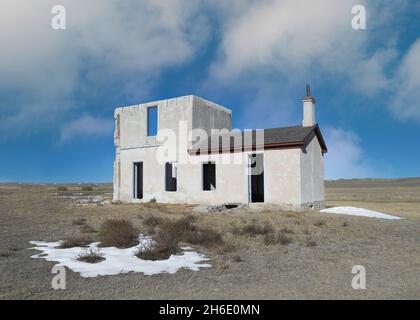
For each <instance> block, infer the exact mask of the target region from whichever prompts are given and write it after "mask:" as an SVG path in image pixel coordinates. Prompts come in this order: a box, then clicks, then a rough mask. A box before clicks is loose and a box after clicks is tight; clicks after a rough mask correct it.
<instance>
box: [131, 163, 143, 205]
mask: <svg viewBox="0 0 420 320" xmlns="http://www.w3.org/2000/svg"><path fill="white" fill-rule="evenodd" d="M133 196H134V199H143V162H135V163H134V172H133Z"/></svg>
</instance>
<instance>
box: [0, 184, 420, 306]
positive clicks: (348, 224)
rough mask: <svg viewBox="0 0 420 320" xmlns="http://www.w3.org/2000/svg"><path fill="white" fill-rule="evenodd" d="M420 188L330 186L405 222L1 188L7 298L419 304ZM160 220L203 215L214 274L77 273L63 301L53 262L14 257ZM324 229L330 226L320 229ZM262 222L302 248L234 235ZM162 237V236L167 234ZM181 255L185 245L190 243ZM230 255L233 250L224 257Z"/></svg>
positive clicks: (347, 200)
mask: <svg viewBox="0 0 420 320" xmlns="http://www.w3.org/2000/svg"><path fill="white" fill-rule="evenodd" d="M417 180H418V182H417V184H416V185H410V186H408V185H406V184H401V185H400V184H394V183H390V184H389V183H388V182H386V181H385V182H383V181H379V182H378V181H344V182H334V185H331V184H329V183H327V188H326V198H327V203H326V205H327V206H330V207H331V206H338V205H346V206H355V207H362V208H367V209H371V210H377V211H381V212H384V213H388V214H393V215H397V216H401V217H403V218H404V219H403V220H400V221H386V220H380V219H369V218H362V217H350V216H339V215H331V214H324V213H319V212H317V211H308V212H303V213H295V212H284V211H279V210H275V209H267V210H246V209H244V210H242V209H241V210H236V211H233V212H230V213H226V214H225V213H223V214H198V213H196V212H195V211H194V210H193V206H190V205H174V204H170V205H164V204H159V203H155V204H146V205H138V204H136V205H134V204H118V205H109V206H102V207H97V206H79V207H76V206H73V205H72V204H71V202H70V201H68V200H66V199H62V196H63V194H66V193H65V192H63V193H59V194H58V195H57V186H56V185H46V186H39V185H17V184H15V185H0V219H1V221H0V226H1V227H2V231H1V232H0V252H1V254H2V255H3V254H4V256H5V257H2V258H1V259H0V264H1V266H0V267H1V269H2V270H3V272H2V281H1V283H2V285H1V287H2V288H1V289H0V299H1V298H12V299H13V298H18V299H22V298H30V299H57V298H60V299H61V298H66V299H80V298H83V299H101V298H105V299H115V298H120V299H133V298H136V299H150V298H155V299H175V298H178V299H179V298H181V299H229V298H232V297H235V298H237V299H261V298H264V299H296V298H304V299H326V298H327V299H328V298H332V299H337V298H339V299H401V298H408V299H419V298H420V290H419V288H420V280H419V279H420V276H419V271H418V266H419V265H420V249H419V248H420V238H419V237H418V230H419V229H420V179H417ZM410 183H411V184H413V182H412V181H411V182H410ZM67 187H68V190H69V191H68V193H69V194H70V195H71V192H73V191H74V192H79V191H80V185H77V184H74V185H68V186H67ZM92 192H93V193H95V194H100V192H102V194H103V192H107V193H109V192H112V189H111V186H110V185H108V186H105V185H98V186H95V187H94V190H93V191H92ZM150 215H153V216H156V217H157V218H160V219H162V220H168V219H171V220H173V221H175V220H177V219H180V218H182V217H184V216H188V215H193V216H194V217H195V220H194V222H193V224H194V225H195V226H196V227H198V228H200V229H201V228H203V229H205V228H208V229H211V230H214V231H216V232H218V233H220V234H221V235H222V239H223V242H224V244H223V245H222V246H220V247H218V246H215V247H214V248H213V247H211V248H207V247H205V246H201V245H195V246H196V247H195V248H194V249H195V250H196V251H198V252H200V253H204V254H205V255H206V257H208V258H210V259H211V260H210V261H209V262H208V263H210V264H211V265H212V268H210V269H205V270H200V271H198V272H191V271H187V270H180V271H178V272H177V273H175V274H171V275H168V274H162V275H157V276H153V277H150V276H145V275H142V274H139V273H135V274H134V273H132V274H125V275H119V276H110V277H100V278H97V279H95V280H93V281H86V279H82V278H80V276H78V275H77V274H75V273H73V272H70V271H69V273H68V276H69V277H70V279H71V287H70V286H69V288H68V290H63V292H56V291H55V290H51V287H50V285H49V284H50V283H51V274H50V270H51V266H52V265H53V263H52V262H45V261H41V260H38V259H30V258H29V255H30V254H31V253H30V251H28V250H19V251H17V252H12V251H10V250H9V249H8V248H9V247H12V246H16V247H19V248H21V249H23V248H28V247H29V246H31V245H30V244H29V243H28V242H29V241H31V240H41V239H45V240H48V241H56V240H58V239H68V238H71V237H80V235H81V232H80V231H81V230H80V228H81V227H80V226H74V225H73V224H72V221H73V220H74V219H76V218H77V217H84V218H86V220H87V221H88V223H89V224H90V225H92V226H94V227H95V228H97V229H99V226H100V225H101V223H102V222H103V221H104V220H106V219H110V218H112V219H126V220H129V221H131V222H132V223H133V225H134V227H135V228H137V229H139V230H140V232H142V233H147V232H146V230H147V228H148V227H147V226H146V225H144V224H143V220H144V219H145V218H147V217H148V216H150ZM319 220H325V222H326V223H325V224H323V225H321V226H316V225H315V224H316V223H317V221H319ZM29 221H30V223H29ZM255 222H257V223H261V224H264V223H265V222H267V223H269V224H270V225H271V226H272V227H273V229H274V234H273V235H274V239H275V236H276V235H277V233H279V232H282V231H283V232H284V234H285V235H286V236H287V237H289V238H291V239H292V243H289V244H288V245H287V246H283V245H281V243H275V241H274V243H273V244H270V245H266V243H265V235H264V234H259V235H258V234H257V235H256V236H247V235H240V234H236V233H234V232H233V229H234V228H235V227H237V228H239V229H241V228H242V227H243V226H245V225H248V224H254V223H255ZM146 224H147V223H146ZM155 229H156V232H158V230H159V228H158V227H157V226H156V227H155ZM285 230H290V231H291V232H288V231H285ZM268 234H270V237H271V233H268ZM93 236H94V237H97V235H95V234H93ZM267 237H268V236H267ZM95 240H96V239H95ZM268 240H270V239H268ZM89 242H91V241H89ZM178 246H183V242H180V243H178ZM223 246H226V247H229V246H231V248H230V250H224V249H223V250H222V249H221V248H222V247H223ZM232 247H233V250H232ZM355 264H360V265H364V266H366V267H367V270H368V280H367V281H368V289H367V290H363V291H361V290H353V289H352V288H351V285H350V279H351V277H352V274H351V269H352V266H353V265H355ZM16 265H19V268H20V269H19V272H16V267H15V266H16ZM28 275H30V278H29V277H28ZM325 279H328V281H326V280H325ZM69 283H70V282H69ZM168 287H170V288H171V290H168V289H167V288H168Z"/></svg>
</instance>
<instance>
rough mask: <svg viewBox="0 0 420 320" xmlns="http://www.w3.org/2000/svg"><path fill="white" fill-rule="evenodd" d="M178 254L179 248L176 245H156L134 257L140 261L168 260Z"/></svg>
mask: <svg viewBox="0 0 420 320" xmlns="http://www.w3.org/2000/svg"><path fill="white" fill-rule="evenodd" d="M178 252H179V248H178V246H176V245H170V246H162V245H160V244H156V245H154V246H152V247H151V248H148V249H146V250H143V251H138V252H137V254H136V256H137V258H140V259H142V260H153V261H155V260H166V259H169V257H170V256H171V255H172V254H177V253H178Z"/></svg>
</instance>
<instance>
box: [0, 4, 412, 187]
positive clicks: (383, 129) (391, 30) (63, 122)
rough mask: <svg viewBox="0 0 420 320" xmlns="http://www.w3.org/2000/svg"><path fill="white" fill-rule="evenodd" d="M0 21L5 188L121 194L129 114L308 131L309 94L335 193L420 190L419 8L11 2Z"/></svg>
mask: <svg viewBox="0 0 420 320" xmlns="http://www.w3.org/2000/svg"><path fill="white" fill-rule="evenodd" d="M57 4H60V5H62V6H63V7H64V8H65V14H66V18H65V27H66V28H65V29H58V30H56V29H54V28H52V24H51V22H52V19H53V18H54V16H55V14H53V13H52V8H53V7H54V6H55V5H57ZM355 5H363V6H364V7H365V8H366V29H353V28H352V20H353V18H354V16H355V14H353V13H352V8H353V6H355ZM0 15H1V19H0V45H1V49H0V150H1V151H0V182H57V183H61V182H110V181H112V174H113V172H112V170H113V160H114V157H115V148H114V145H113V130H114V119H113V111H114V109H115V108H116V107H119V106H125V105H133V104H139V103H144V102H148V101H154V100H160V99H167V98H173V97H177V96H183V95H189V94H194V95H198V96H200V97H203V98H205V99H208V100H211V101H214V102H216V103H218V104H221V105H223V106H226V107H228V108H230V109H231V110H232V111H233V127H234V128H239V129H249V128H255V129H261V128H271V127H280V126H288V125H298V124H301V121H302V97H303V96H304V95H305V85H306V84H307V83H310V84H311V88H312V95H313V96H314V97H315V99H316V101H317V103H316V117H317V122H318V124H319V126H320V128H321V130H322V133H323V135H324V138H325V140H326V143H327V146H328V149H329V152H328V153H327V154H326V155H325V177H326V178H327V179H340V178H375V177H376V178H398V177H414V176H420V165H419V163H420V161H419V159H420V140H419V133H420V19H419V18H418V17H419V16H420V1H417V0H412V1H410V0H394V1H386V2H385V1H380V0H366V1H361V0H358V1H354V0H340V1H336V0H320V1H316V2H315V1H311V2H309V1H304V0H262V1H261V0H259V1H253V0H242V1H226V0H224V1H223V0H212V1H203V0H196V1H189V0H143V1H140V0H138V1H134V0H124V1H123V0H119V1H117V0H90V1H81V0H71V1H70V0H61V1H60V2H59V3H57V1H50V0H2V1H1V2H0ZM61 22H63V21H61Z"/></svg>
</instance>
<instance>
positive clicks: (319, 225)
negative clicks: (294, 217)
mask: <svg viewBox="0 0 420 320" xmlns="http://www.w3.org/2000/svg"><path fill="white" fill-rule="evenodd" d="M325 223H326V221H325V220H317V221H315V222H314V226H316V227H322V226H323V225H325Z"/></svg>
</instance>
